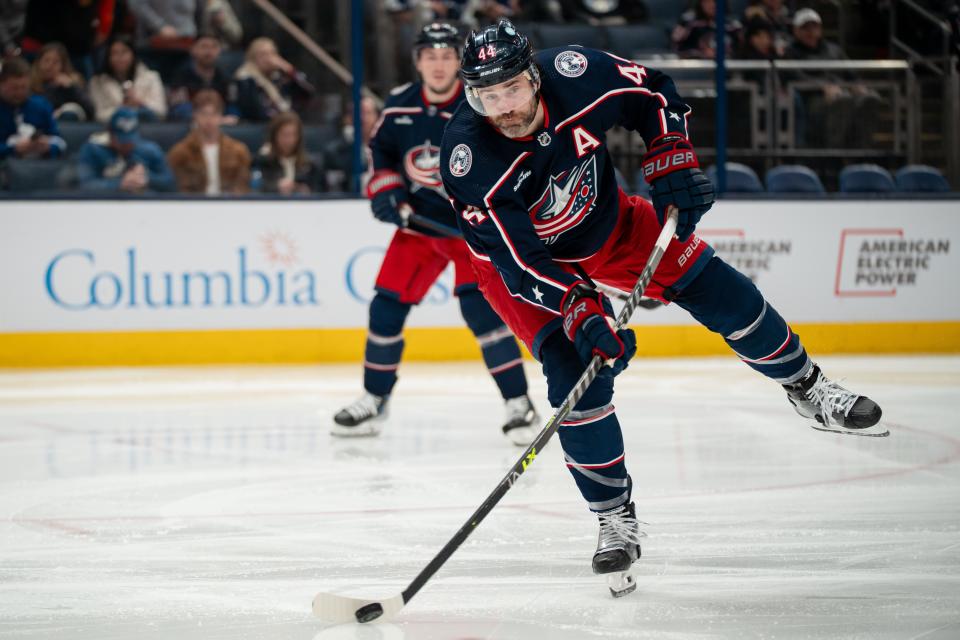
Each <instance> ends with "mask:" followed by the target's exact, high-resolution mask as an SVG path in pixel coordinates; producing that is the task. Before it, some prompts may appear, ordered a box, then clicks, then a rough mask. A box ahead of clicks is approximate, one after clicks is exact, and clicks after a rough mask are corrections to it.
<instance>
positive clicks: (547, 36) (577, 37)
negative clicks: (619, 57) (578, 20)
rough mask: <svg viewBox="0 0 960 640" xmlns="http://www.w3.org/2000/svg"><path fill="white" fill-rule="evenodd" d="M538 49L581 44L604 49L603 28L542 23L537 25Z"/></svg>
mask: <svg viewBox="0 0 960 640" xmlns="http://www.w3.org/2000/svg"><path fill="white" fill-rule="evenodd" d="M536 37H537V38H538V39H539V42H540V44H539V46H538V47H537V48H538V49H549V48H551V47H564V46H566V45H571V44H579V45H581V46H584V47H588V48H591V49H603V48H604V47H605V46H606V43H604V41H603V30H602V29H599V28H597V27H594V26H591V25H588V24H541V25H539V26H538V27H537V33H536Z"/></svg>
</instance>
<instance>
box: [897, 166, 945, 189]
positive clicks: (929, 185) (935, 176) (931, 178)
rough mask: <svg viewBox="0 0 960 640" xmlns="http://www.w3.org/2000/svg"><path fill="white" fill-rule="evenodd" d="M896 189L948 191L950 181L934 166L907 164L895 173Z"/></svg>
mask: <svg viewBox="0 0 960 640" xmlns="http://www.w3.org/2000/svg"><path fill="white" fill-rule="evenodd" d="M896 181H897V191H913V192H917V191H926V192H932V193H942V192H944V191H950V183H949V182H947V179H946V178H944V177H943V174H942V173H940V171H939V170H938V169H937V168H936V167H931V166H929V165H926V164H908V165H907V166H905V167H903V168H901V169H900V170H899V171H897V173H896Z"/></svg>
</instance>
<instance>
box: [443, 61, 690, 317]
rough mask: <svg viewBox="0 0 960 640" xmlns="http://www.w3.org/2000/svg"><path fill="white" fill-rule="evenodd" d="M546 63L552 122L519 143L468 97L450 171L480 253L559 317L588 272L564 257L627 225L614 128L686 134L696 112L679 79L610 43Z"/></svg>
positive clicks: (545, 100) (446, 143)
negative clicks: (610, 49) (581, 273)
mask: <svg viewBox="0 0 960 640" xmlns="http://www.w3.org/2000/svg"><path fill="white" fill-rule="evenodd" d="M535 59H536V62H537V65H538V66H539V68H540V75H541V83H542V84H541V91H540V94H541V97H540V99H541V103H542V105H543V108H544V114H545V118H544V123H543V127H542V128H541V129H540V130H538V131H535V132H534V133H533V134H532V135H530V136H527V137H525V138H517V139H510V138H507V137H505V136H503V135H502V134H500V133H499V131H498V130H497V129H495V128H494V127H493V125H491V124H490V123H489V122H487V120H486V119H485V118H484V117H482V116H480V115H478V114H477V113H476V112H475V111H474V110H473V109H471V108H470V106H469V105H468V104H463V105H461V106H460V108H459V109H458V110H457V112H456V113H455V114H454V116H453V118H452V119H451V120H450V122H449V124H448V125H447V129H446V132H445V133H444V137H443V143H442V145H441V152H440V169H441V176H442V178H443V184H444V186H445V188H446V190H447V193H448V194H449V195H450V202H451V203H452V204H453V206H454V209H455V211H456V218H457V223H458V225H459V227H460V228H461V230H462V231H463V233H464V237H465V238H466V240H467V243H468V245H469V247H470V250H471V251H472V252H473V253H474V255H476V256H478V257H479V258H481V259H488V260H490V261H492V262H493V264H494V266H495V267H496V268H497V270H498V271H499V272H500V274H501V276H502V277H503V281H504V284H506V286H507V288H508V289H509V290H510V292H511V293H512V294H513V295H517V296H521V297H523V298H524V300H526V301H527V302H530V303H531V304H534V305H537V306H540V307H544V308H546V309H548V310H550V311H553V312H555V313H558V314H559V312H560V301H561V299H562V297H563V294H564V292H565V291H566V289H567V288H568V287H569V286H570V285H571V284H573V283H574V282H576V281H577V280H578V278H577V277H576V276H573V275H570V274H569V273H567V272H565V271H563V270H562V269H560V268H559V266H558V265H557V264H556V261H560V262H577V261H580V260H583V259H585V258H588V257H590V256H591V255H593V254H594V253H596V252H597V251H598V250H599V249H600V248H601V247H602V246H603V244H604V242H605V241H606V239H607V237H608V236H609V235H610V232H611V231H612V230H613V228H614V225H615V224H616V221H617V215H618V210H619V207H618V199H619V195H618V194H619V189H618V187H617V183H616V177H615V175H614V166H613V162H612V160H611V158H610V153H609V151H608V150H607V146H606V132H607V131H608V130H609V129H611V128H612V127H614V126H615V125H622V126H624V127H626V128H627V129H631V130H634V131H637V132H638V133H639V134H640V135H641V136H642V137H643V139H644V140H646V141H647V143H648V144H649V143H650V142H651V141H652V140H654V139H655V138H657V137H658V136H661V135H663V134H664V133H667V132H675V133H680V134H682V135H684V136H686V135H687V116H688V115H689V113H690V108H689V107H688V106H687V105H686V104H685V103H684V102H683V101H682V100H681V99H680V96H679V95H677V91H676V88H675V87H674V84H673V80H671V79H670V78H669V77H668V76H666V75H664V74H663V73H660V72H658V71H655V70H653V69H647V68H645V67H641V66H639V65H637V64H635V63H633V62H631V61H629V60H625V59H623V58H620V57H618V56H615V55H613V54H610V53H607V52H604V51H597V50H593V49H585V48H582V47H579V46H568V47H560V48H555V49H547V50H544V51H540V52H538V53H537V54H536V56H535Z"/></svg>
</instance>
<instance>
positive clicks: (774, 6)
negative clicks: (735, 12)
mask: <svg viewBox="0 0 960 640" xmlns="http://www.w3.org/2000/svg"><path fill="white" fill-rule="evenodd" d="M754 19H759V20H766V21H767V22H768V23H769V24H770V25H771V26H772V27H773V44H774V47H775V48H776V50H777V55H780V56H782V55H783V52H784V50H785V49H786V48H787V44H789V42H790V39H791V33H792V31H793V25H792V24H791V18H790V9H789V8H788V7H787V6H786V4H785V3H784V2H783V0H750V3H749V4H748V5H747V7H746V8H745V9H744V10H743V20H742V22H743V23H744V24H746V23H748V22H750V21H751V20H754Z"/></svg>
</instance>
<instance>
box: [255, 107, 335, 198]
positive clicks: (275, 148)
mask: <svg viewBox="0 0 960 640" xmlns="http://www.w3.org/2000/svg"><path fill="white" fill-rule="evenodd" d="M322 175H323V174H322V171H321V169H320V167H319V166H318V164H317V163H316V162H315V161H314V160H313V159H311V158H310V156H309V155H308V154H307V151H306V148H305V146H304V142H303V123H302V122H301V121H300V116H298V115H297V114H296V113H294V112H292V111H288V112H287V113H281V114H278V115H276V116H274V118H273V120H271V121H270V126H269V127H268V129H267V142H266V144H264V145H263V147H261V148H260V151H259V152H258V153H257V158H256V160H255V161H254V182H257V183H259V185H260V190H261V191H263V192H264V193H279V194H282V195H285V196H289V195H292V194H297V193H304V194H305V193H314V192H317V191H321V190H323V186H324V185H323V178H322Z"/></svg>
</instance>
